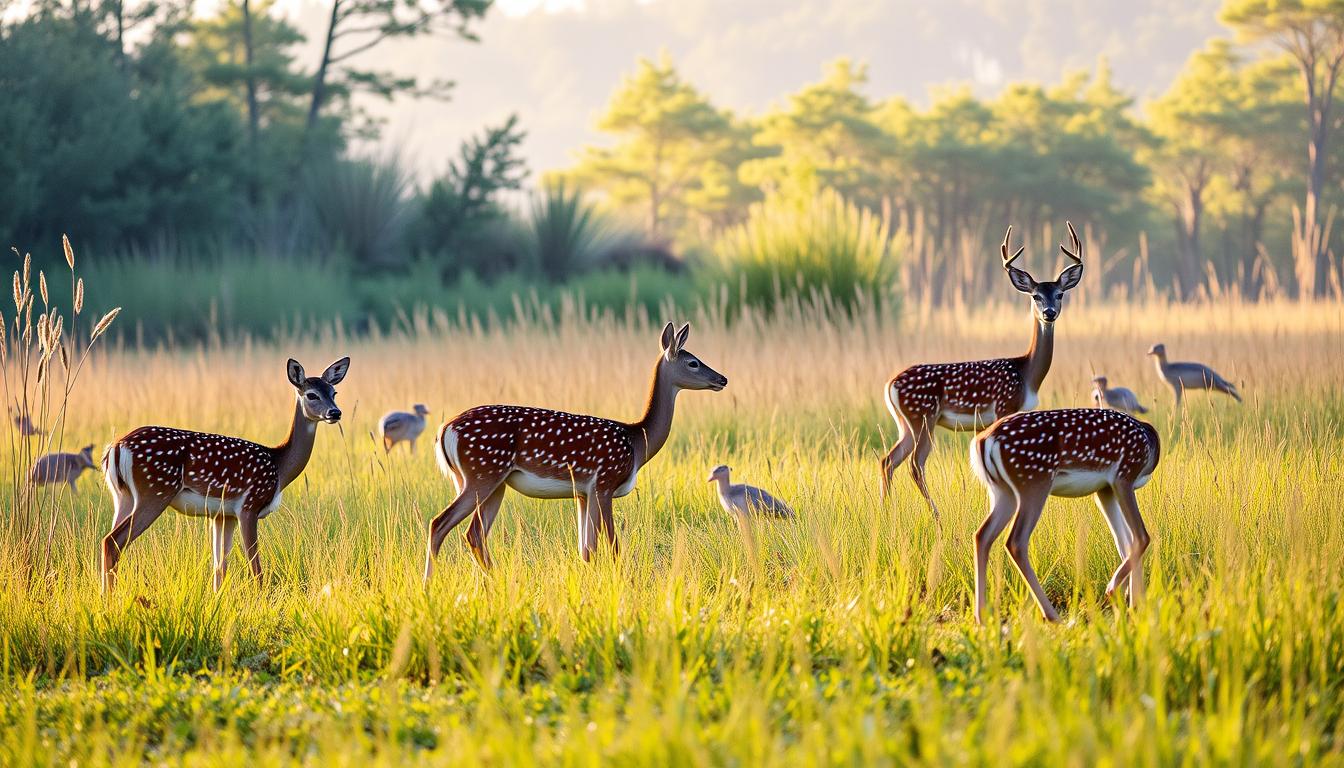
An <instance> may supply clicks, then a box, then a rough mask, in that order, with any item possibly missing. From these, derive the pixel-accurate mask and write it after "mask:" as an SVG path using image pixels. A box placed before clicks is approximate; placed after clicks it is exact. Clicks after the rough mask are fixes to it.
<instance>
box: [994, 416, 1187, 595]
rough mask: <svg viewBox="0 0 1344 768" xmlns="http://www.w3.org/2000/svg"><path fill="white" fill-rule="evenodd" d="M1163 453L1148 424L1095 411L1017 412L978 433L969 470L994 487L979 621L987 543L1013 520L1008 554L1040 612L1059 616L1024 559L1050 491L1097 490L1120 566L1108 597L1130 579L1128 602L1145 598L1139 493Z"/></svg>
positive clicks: (1108, 588) (1144, 533) (1084, 493)
mask: <svg viewBox="0 0 1344 768" xmlns="http://www.w3.org/2000/svg"><path fill="white" fill-rule="evenodd" d="M1161 455H1162V445H1161V441H1160V440H1159V439H1158V436H1157V430H1155V429H1153V427H1152V426H1151V425H1149V424H1146V423H1144V422H1142V421H1139V420H1138V419H1136V418H1134V417H1133V416H1130V415H1129V414H1127V413H1121V412H1119V411H1112V410H1100V409H1097V408H1068V409H1063V410H1055V411H1037V412H1034V413H1018V414H1014V415H1012V416H1007V417H1005V418H1002V419H999V420H998V421H996V422H995V423H994V424H993V425H992V426H991V427H990V428H989V429H986V430H985V431H984V432H981V433H980V434H979V435H977V436H976V437H975V439H974V440H972V441H971V468H972V469H973V470H974V471H975V474H976V476H977V477H978V478H980V482H981V483H983V484H984V486H985V488H986V489H987V490H988V491H989V515H988V516H987V517H986V518H985V521H984V523H982V524H981V525H980V529H979V530H978V531H976V533H975V620H976V621H977V622H980V621H982V620H983V616H984V611H985V569H986V567H987V566H988V563H989V548H990V547H991V546H993V544H994V541H995V539H997V538H998V537H999V534H1000V533H1002V532H1003V529H1004V527H1005V526H1007V525H1008V521H1009V520H1014V518H1015V520H1014V522H1013V528H1012V530H1011V531H1009V532H1008V542H1007V547H1008V554H1009V556H1010V557H1012V559H1013V563H1014V564H1015V565H1016V566H1017V570H1018V571H1019V572H1020V573H1021V574H1022V578H1023V579H1025V580H1026V582H1027V586H1029V587H1030V588H1031V593H1032V596H1033V597H1035V598H1036V604H1037V605H1038V606H1039V607H1040V609H1041V615H1042V616H1044V617H1045V619H1046V620H1047V621H1058V620H1059V614H1058V613H1056V612H1055V607H1054V606H1053V605H1052V604H1051V603H1050V598H1048V597H1046V595H1045V590H1043V589H1041V583H1040V581H1039V580H1038V579H1037V578H1036V571H1035V570H1033V569H1032V567H1031V560H1030V558H1029V557H1028V556H1027V546H1028V544H1029V542H1030V540H1031V533H1032V531H1033V530H1034V529H1035V528H1036V523H1037V522H1038V521H1039V520H1040V517H1041V510H1043V509H1044V508H1045V502H1046V500H1047V499H1049V498H1050V497H1051V496H1069V497H1078V496H1087V495H1089V494H1095V495H1096V500H1097V506H1098V507H1099V508H1100V509H1101V514H1102V515H1103V516H1105V518H1106V523H1107V524H1108V525H1109V526H1110V529H1111V535H1112V536H1113V537H1114V538H1115V548H1116V549H1117V550H1118V551H1119V552H1120V567H1118V568H1116V570H1115V575H1113V576H1112V577H1111V581H1110V583H1109V584H1107V586H1106V595H1107V596H1108V597H1109V596H1111V595H1112V594H1114V592H1115V590H1116V589H1118V588H1119V587H1120V585H1121V584H1122V583H1124V582H1126V581H1127V582H1128V585H1129V601H1130V605H1134V604H1135V603H1136V602H1137V601H1138V600H1140V599H1142V598H1143V556H1144V553H1145V552H1147V551H1148V547H1149V546H1150V545H1151V543H1152V538H1151V537H1150V536H1149V534H1148V529H1147V528H1146V527H1145V526H1144V524H1143V518H1142V517H1141V516H1140V515H1139V502H1138V499H1137V498H1136V497H1135V496H1134V491H1135V490H1136V489H1138V488H1142V487H1143V486H1144V485H1145V484H1146V483H1147V482H1148V480H1149V478H1151V477H1152V475H1153V470H1155V469H1156V468H1157V462H1158V459H1160V458H1161Z"/></svg>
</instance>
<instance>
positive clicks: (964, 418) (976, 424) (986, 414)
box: [938, 408, 998, 431]
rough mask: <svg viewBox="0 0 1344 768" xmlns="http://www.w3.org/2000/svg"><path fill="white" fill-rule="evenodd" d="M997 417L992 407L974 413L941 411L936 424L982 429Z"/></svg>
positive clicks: (962, 428)
mask: <svg viewBox="0 0 1344 768" xmlns="http://www.w3.org/2000/svg"><path fill="white" fill-rule="evenodd" d="M996 418H998V417H997V416H995V415H994V409H993V408H986V409H985V410H983V411H977V412H975V413H955V412H953V411H943V412H942V413H940V414H938V426H940V427H945V428H947V429H952V430H958V431H960V430H967V429H976V430H979V429H984V428H985V427H987V426H989V425H990V424H993V423H994V420H995V419H996Z"/></svg>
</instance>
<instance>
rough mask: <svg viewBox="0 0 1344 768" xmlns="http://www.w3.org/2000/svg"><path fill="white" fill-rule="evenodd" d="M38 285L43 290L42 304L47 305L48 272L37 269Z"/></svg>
mask: <svg viewBox="0 0 1344 768" xmlns="http://www.w3.org/2000/svg"><path fill="white" fill-rule="evenodd" d="M37 287H38V288H39V289H41V291H42V306H44V307H45V306H47V273H46V272H43V271H42V270H40V269H39V270H37Z"/></svg>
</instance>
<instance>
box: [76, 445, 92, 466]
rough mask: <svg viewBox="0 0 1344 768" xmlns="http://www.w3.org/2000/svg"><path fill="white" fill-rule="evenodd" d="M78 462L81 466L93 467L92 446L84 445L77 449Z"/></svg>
mask: <svg viewBox="0 0 1344 768" xmlns="http://www.w3.org/2000/svg"><path fill="white" fill-rule="evenodd" d="M79 463H80V466H82V467H87V468H89V469H93V446H92V445H86V446H84V447H83V448H81V449H80V450H79Z"/></svg>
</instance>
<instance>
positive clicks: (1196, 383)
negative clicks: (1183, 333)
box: [1148, 344, 1241, 408]
mask: <svg viewBox="0 0 1344 768" xmlns="http://www.w3.org/2000/svg"><path fill="white" fill-rule="evenodd" d="M1148 354H1150V355H1152V356H1153V359H1154V361H1155V362H1156V363H1157V375H1158V376H1161V377H1162V380H1163V381H1165V382H1167V385H1168V386H1170V387H1171V391H1172V392H1173V393H1175V395H1176V407H1177V408H1179V407H1180V406H1181V395H1182V394H1183V393H1184V392H1185V391H1186V390H1190V389H1212V390H1216V391H1218V392H1223V393H1226V394H1229V395H1231V396H1232V397H1233V399H1235V400H1236V401H1237V402H1238V403H1240V402H1241V395H1240V394H1238V393H1237V388H1236V387H1234V386H1233V385H1232V382H1230V381H1228V380H1227V379H1224V378H1223V377H1222V376H1219V375H1218V372H1217V371H1215V370H1213V369H1212V368H1210V367H1209V366H1207V365H1203V364H1201V363H1189V362H1181V363H1169V362H1167V347H1166V345H1165V344H1154V345H1153V346H1152V348H1150V349H1149V350H1148Z"/></svg>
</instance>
